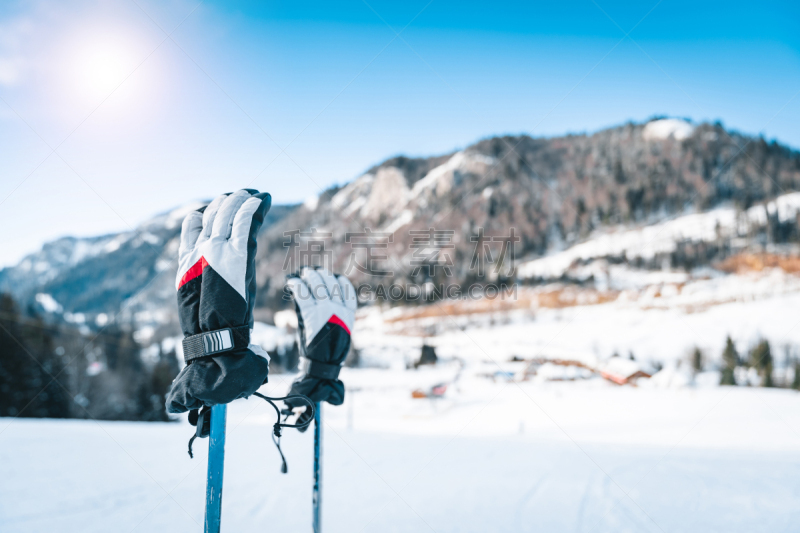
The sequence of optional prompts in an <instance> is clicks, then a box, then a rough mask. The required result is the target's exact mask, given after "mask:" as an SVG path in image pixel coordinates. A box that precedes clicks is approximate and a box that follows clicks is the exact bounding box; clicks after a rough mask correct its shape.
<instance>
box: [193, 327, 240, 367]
mask: <svg viewBox="0 0 800 533" xmlns="http://www.w3.org/2000/svg"><path fill="white" fill-rule="evenodd" d="M249 345H250V326H240V327H238V328H224V329H216V330H214V331H205V332H203V333H199V334H197V335H191V336H189V337H186V338H184V339H183V360H184V361H185V362H186V364H187V365H188V364H189V362H190V361H194V360H195V359H199V358H201V357H208V356H210V355H216V354H219V353H224V352H230V351H232V350H236V349H240V348H247V347H248V346H249Z"/></svg>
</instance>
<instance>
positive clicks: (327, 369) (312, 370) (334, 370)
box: [306, 359, 342, 380]
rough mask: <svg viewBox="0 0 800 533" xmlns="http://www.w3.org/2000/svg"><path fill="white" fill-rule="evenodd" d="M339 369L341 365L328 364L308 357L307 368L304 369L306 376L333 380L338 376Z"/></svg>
mask: <svg viewBox="0 0 800 533" xmlns="http://www.w3.org/2000/svg"><path fill="white" fill-rule="evenodd" d="M341 369H342V367H341V366H339V365H330V364H328V363H323V362H322V361H316V360H314V359H309V360H308V369H306V376H311V377H312V378H319V379H330V380H333V379H338V378H339V370H341Z"/></svg>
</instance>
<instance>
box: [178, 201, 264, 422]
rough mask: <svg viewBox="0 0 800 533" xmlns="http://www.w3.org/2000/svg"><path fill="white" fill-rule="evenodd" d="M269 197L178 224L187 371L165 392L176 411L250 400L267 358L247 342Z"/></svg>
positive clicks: (220, 204) (219, 207) (216, 208)
mask: <svg viewBox="0 0 800 533" xmlns="http://www.w3.org/2000/svg"><path fill="white" fill-rule="evenodd" d="M270 203H271V198H270V195H269V194H267V193H260V192H258V191H255V190H252V189H245V190H240V191H236V192H235V193H232V194H223V195H222V196H219V197H217V198H216V199H214V201H213V202H211V203H210V204H209V205H208V206H206V207H204V208H201V209H198V210H197V211H194V212H192V213H189V215H188V216H187V217H186V218H185V219H184V221H183V226H182V228H181V242H180V249H179V251H178V258H179V267H178V275H177V277H176V280H175V288H176V289H177V291H178V311H179V314H180V322H181V328H182V329H183V334H184V335H185V338H184V339H183V358H184V360H185V361H186V367H184V369H183V370H181V372H180V373H179V374H178V377H176V378H175V380H174V381H173V382H172V386H171V387H170V390H169V392H168V393H167V398H166V404H167V411H168V412H170V413H182V412H184V411H188V410H194V409H199V408H201V407H203V406H204V405H205V406H211V405H215V404H221V403H228V402H231V401H233V400H235V399H237V398H243V397H247V396H250V395H251V394H253V393H254V392H255V391H256V390H257V389H258V388H259V387H260V386H261V385H263V384H264V383H265V382H266V381H267V374H268V372H269V357H268V356H267V354H266V352H264V350H263V349H262V348H261V347H260V346H257V345H253V344H250V331H251V329H252V327H253V305H254V304H255V296H256V276H255V258H256V237H257V235H258V230H259V229H260V228H261V224H262V223H263V222H264V216H265V215H266V214H267V211H269V208H270Z"/></svg>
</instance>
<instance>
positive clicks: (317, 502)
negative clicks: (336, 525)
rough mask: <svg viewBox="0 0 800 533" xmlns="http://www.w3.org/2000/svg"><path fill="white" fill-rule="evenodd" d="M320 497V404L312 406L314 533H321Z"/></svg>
mask: <svg viewBox="0 0 800 533" xmlns="http://www.w3.org/2000/svg"><path fill="white" fill-rule="evenodd" d="M321 497H322V403H320V402H316V403H315V404H314V493H313V498H312V503H313V506H314V512H313V517H312V520H313V525H314V533H320V532H321V531H322V524H321V523H320V518H321V516H320V514H321V506H322V505H321V504H322V502H321Z"/></svg>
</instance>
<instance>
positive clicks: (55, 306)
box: [36, 292, 64, 313]
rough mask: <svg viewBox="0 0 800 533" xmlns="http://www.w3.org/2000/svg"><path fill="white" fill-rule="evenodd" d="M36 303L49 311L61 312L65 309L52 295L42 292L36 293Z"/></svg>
mask: <svg viewBox="0 0 800 533" xmlns="http://www.w3.org/2000/svg"><path fill="white" fill-rule="evenodd" d="M36 303H38V304H39V305H41V306H42V309H44V310H45V312H47V313H60V312H61V311H63V310H64V308H63V307H62V306H61V304H60V303H58V302H57V301H56V299H55V298H53V296H52V295H50V294H47V293H44V292H40V293H38V294H37V295H36Z"/></svg>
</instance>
